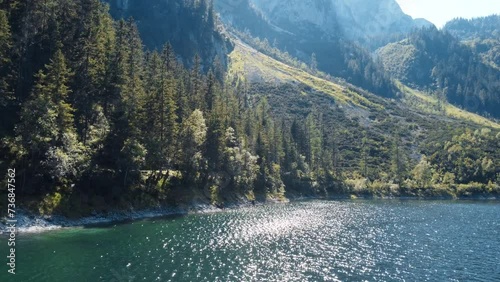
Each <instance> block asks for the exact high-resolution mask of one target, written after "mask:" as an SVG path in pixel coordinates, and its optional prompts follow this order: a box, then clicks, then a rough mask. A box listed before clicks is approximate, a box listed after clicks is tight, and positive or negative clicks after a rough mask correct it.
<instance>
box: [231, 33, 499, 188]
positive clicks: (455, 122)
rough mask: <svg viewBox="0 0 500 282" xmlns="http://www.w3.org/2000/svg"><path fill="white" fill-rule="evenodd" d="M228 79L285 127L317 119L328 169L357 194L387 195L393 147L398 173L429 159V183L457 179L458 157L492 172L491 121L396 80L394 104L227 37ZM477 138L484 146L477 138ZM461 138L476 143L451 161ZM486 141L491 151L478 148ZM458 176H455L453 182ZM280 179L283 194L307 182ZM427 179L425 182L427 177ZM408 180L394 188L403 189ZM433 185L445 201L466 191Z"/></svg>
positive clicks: (477, 177)
mask: <svg viewBox="0 0 500 282" xmlns="http://www.w3.org/2000/svg"><path fill="white" fill-rule="evenodd" d="M228 75H229V80H230V81H239V82H238V83H239V84H242V85H243V86H242V88H243V89H246V90H245V93H247V94H248V95H249V96H248V97H247V98H246V99H248V100H249V103H250V104H251V105H252V104H259V101H262V100H266V101H268V103H269V105H270V111H271V112H272V114H273V116H275V117H278V118H279V119H283V120H284V121H285V122H288V123H292V124H295V123H297V124H301V123H304V120H305V123H307V120H309V118H310V117H311V115H313V116H315V115H317V116H319V119H320V120H321V123H322V124H323V126H322V128H323V130H324V134H325V135H324V137H323V138H324V139H323V142H325V143H324V145H325V146H327V147H328V148H330V149H331V148H334V150H333V152H332V151H328V152H329V154H332V157H331V158H332V159H333V162H334V172H335V173H336V175H340V174H341V175H343V176H344V177H346V178H347V180H346V182H345V183H349V184H348V185H352V186H350V187H358V188H353V189H354V190H356V189H359V190H357V191H358V192H357V193H369V194H370V193H373V191H380V190H378V189H380V188H381V187H385V188H382V190H384V189H387V190H385V191H389V190H390V188H389V187H390V185H389V184H387V183H386V184H382V183H384V181H387V179H388V178H391V176H388V175H394V174H393V173H395V171H396V174H397V171H398V169H399V168H401V169H403V168H402V167H399V165H398V163H400V162H401V159H399V160H396V161H395V160H394V159H393V158H394V155H393V154H394V152H395V151H394V150H396V151H397V152H398V153H397V154H398V156H400V157H401V158H403V159H404V161H402V162H403V163H405V166H406V168H405V169H407V168H408V167H412V166H413V165H416V164H417V163H418V161H419V160H421V156H422V155H423V154H424V155H427V156H429V158H428V161H429V166H432V167H433V168H434V169H435V170H434V169H433V172H432V173H434V176H433V177H434V178H433V179H435V180H433V181H437V182H439V183H448V182H447V181H448V180H445V179H448V178H444V177H442V176H439V174H443V175H444V174H445V172H450V171H452V172H453V174H449V175H448V176H450V177H451V178H453V179H457V180H458V179H459V177H456V176H457V175H462V173H464V171H465V170H467V171H469V169H470V168H467V169H465V168H460V167H461V165H458V163H459V162H462V161H465V159H467V162H469V163H470V164H471V165H472V166H476V167H482V163H484V164H485V165H484V171H490V172H488V175H490V176H491V174H490V173H491V170H490V168H491V167H489V165H487V164H489V163H490V161H491V162H493V163H492V165H493V167H494V170H498V169H500V166H499V164H498V162H497V161H492V159H491V158H492V157H493V156H494V155H498V153H499V152H500V151H499V148H498V145H499V144H500V143H498V141H497V140H500V139H498V138H500V134H499V132H500V124H499V123H497V122H495V121H492V120H489V119H487V118H484V117H482V116H479V115H476V114H473V113H470V112H467V111H465V110H461V109H459V108H457V107H455V106H453V105H451V104H448V103H446V102H442V101H440V100H439V99H436V98H435V97H433V96H431V95H429V94H426V93H424V92H420V91H416V90H413V89H410V88H408V87H406V86H404V85H402V84H400V83H397V84H398V88H399V89H400V91H401V93H402V94H401V95H402V96H401V98H400V99H398V100H394V99H387V98H383V97H380V96H377V95H373V94H371V93H369V92H366V91H363V90H361V89H359V88H357V87H355V86H353V85H350V84H348V83H345V82H342V81H340V80H335V81H331V80H329V79H326V78H324V77H322V74H318V75H314V74H312V73H311V72H310V71H307V70H303V69H300V68H297V67H294V66H291V65H288V64H285V63H283V62H279V61H277V60H275V59H273V58H271V57H268V56H266V55H264V54H262V53H260V52H258V51H257V50H255V49H253V48H251V47H250V46H248V45H246V44H245V43H242V42H240V40H239V39H235V49H234V51H233V52H232V53H231V54H230V65H229V73H228ZM243 81H244V82H243ZM299 132H300V131H299ZM481 136H489V137H481ZM482 138H487V139H488V140H489V141H487V142H486V143H484V142H485V141H484V140H483V141H478V140H482ZM465 140H476V141H478V142H480V143H476V144H475V145H471V146H473V147H474V148H475V149H471V150H472V151H474V152H473V153H470V154H467V155H464V156H462V157H461V158H465V159H460V160H458V159H457V158H456V154H455V151H454V150H456V149H457V148H459V146H465V145H464V144H466V143H467V142H470V141H465ZM476 141H474V142H476ZM459 142H465V143H459ZM495 142H496V143H495ZM497 143H498V144H497ZM467 144H469V143H467ZM486 144H488V145H487V146H491V147H490V148H488V147H485V145H486ZM303 146H305V147H307V146H309V145H308V144H305V145H303ZM394 146H396V147H394ZM467 146H468V145H467ZM299 147H300V143H299ZM395 148H396V149H395ZM337 150H338V151H337ZM472 151H471V152H472ZM327 154H328V153H327ZM479 155H480V157H479ZM398 158H399V157H398ZM425 160H426V159H425V158H424V161H423V162H424V163H426V161H425ZM395 163H396V165H395ZM421 163H422V161H421ZM400 164H401V163H400ZM398 167H399V168H398ZM405 169H403V170H405ZM462 169H465V170H462ZM482 171H483V170H482V168H481V169H480V170H478V171H476V172H472V170H471V169H470V172H468V174H469V175H470V178H468V177H466V178H467V179H474V181H481V179H483V176H481V175H482V174H481V173H483V172H482ZM429 173H431V172H429ZM432 173H431V174H432ZM450 173H451V172H450ZM360 174H361V175H363V176H365V177H366V176H367V177H368V178H369V179H371V180H372V181H374V182H371V184H367V183H370V182H366V179H365V180H363V179H364V178H363V177H362V176H360ZM472 175H474V176H472ZM448 176H447V177H448ZM455 177H456V178H455ZM466 178H463V177H460V181H464V179H466ZM384 179H385V180H384ZM283 181H284V183H285V185H286V187H287V191H296V192H298V191H302V192H304V191H307V189H306V188H304V187H307V185H308V183H309V184H310V182H308V181H304V182H299V183H297V182H294V181H291V180H289V179H288V178H287V177H284V178H283ZM428 181H429V183H430V179H429V180H428ZM441 181H443V182H441ZM453 181H455V180H453ZM410 182H411V181H410ZM410 182H408V183H406V184H401V185H403V186H405V185H410V184H409V183H410ZM393 183H394V182H393ZM323 185H328V184H326V183H323ZM374 185H375V186H374ZM378 185H380V186H378ZM417 185H419V184H417ZM420 185H424V186H425V185H427V184H420ZM429 185H430V184H429ZM440 185H443V186H439V187H441V188H438V189H437V190H432V191H433V192H430V193H436V194H434V195H439V196H444V197H448V196H450V194H447V193H451V194H454V193H465V192H464V191H468V190H467V189H469V188H466V186H461V187H462V188H460V189H464V190H463V191H462V192H458V190H457V191H455V192H450V191H449V190H447V189H448V188H445V187H446V186H447V185H448V184H440ZM298 187H302V188H301V189H299V188H298ZM363 187H364V188H363ZM369 187H371V188H369ZM435 187H438V186H435ZM467 187H468V186H467ZM296 189H299V190H296ZM304 189H305V190H304ZM365 189H367V190H365ZM369 189H374V190H369ZM474 189H475V188H474ZM424 190H425V189H424ZM361 191H364V192H361ZM368 191H371V192H368ZM446 191H448V192H446ZM428 192H429V191H428ZM428 192H425V193H428ZM376 193H379V192H376ZM382 193H391V192H382ZM467 193H469V192H467ZM470 193H472V192H470ZM474 193H476V192H474Z"/></svg>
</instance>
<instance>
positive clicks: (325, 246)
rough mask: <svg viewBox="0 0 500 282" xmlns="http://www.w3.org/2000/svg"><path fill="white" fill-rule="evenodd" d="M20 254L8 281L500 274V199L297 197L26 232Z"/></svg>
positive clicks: (475, 277) (483, 277)
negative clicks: (216, 210)
mask: <svg viewBox="0 0 500 282" xmlns="http://www.w3.org/2000/svg"><path fill="white" fill-rule="evenodd" d="M3 240H5V238H3ZM5 242H6V241H5ZM0 251H1V254H2V256H3V257H5V256H7V255H8V253H7V244H6V243H5V244H1V247H0ZM3 254H5V256H4V255H3ZM16 254H17V266H16V272H17V274H16V275H15V276H10V275H7V269H8V268H7V266H6V265H5V264H3V265H4V266H3V270H2V273H0V281H23V282H24V281H36V282H39V281H71V282H76V281H117V282H122V281H500V203H498V202H492V203H489V202H452V201H449V202H441V201H396V200H394V201H375V200H374V201H306V202H295V203H290V204H283V205H270V206H261V207H253V208H244V209H240V210H231V211H225V212H221V213H215V214H205V215H189V216H183V217H173V218H165V219H155V220H145V221H137V222H133V223H127V224H119V225H112V226H107V227H92V228H76V229H66V230H59V231H51V232H46V233H42V234H31V235H18V245H17V250H16ZM5 261H6V259H5Z"/></svg>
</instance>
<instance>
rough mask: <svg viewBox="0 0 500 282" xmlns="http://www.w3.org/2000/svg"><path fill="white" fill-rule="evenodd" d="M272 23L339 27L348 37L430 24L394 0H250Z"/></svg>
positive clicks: (366, 36)
mask: <svg viewBox="0 0 500 282" xmlns="http://www.w3.org/2000/svg"><path fill="white" fill-rule="evenodd" d="M251 1H252V2H253V4H254V5H255V6H256V7H257V8H258V9H260V10H261V11H262V12H263V13H264V14H265V15H266V16H267V17H268V19H269V20H270V21H271V22H272V23H273V24H275V25H278V26H280V27H281V28H284V29H286V25H288V27H289V28H291V27H293V26H290V24H296V25H304V24H305V25H309V26H310V25H314V26H316V27H317V28H319V29H320V30H322V31H323V32H325V33H327V34H332V33H335V32H337V31H338V29H340V31H341V32H342V33H343V35H344V36H345V37H347V38H348V39H351V40H361V41H363V40H367V39H369V38H374V37H380V36H385V35H391V34H395V33H405V32H408V31H410V30H411V29H412V28H414V27H421V26H423V25H430V24H431V23H430V22H428V21H425V20H422V19H419V20H418V21H415V20H413V19H412V18H411V17H410V16H408V15H406V14H405V13H403V11H402V10H401V8H400V6H399V5H398V3H397V2H396V1H395V0H287V1H284V0H251Z"/></svg>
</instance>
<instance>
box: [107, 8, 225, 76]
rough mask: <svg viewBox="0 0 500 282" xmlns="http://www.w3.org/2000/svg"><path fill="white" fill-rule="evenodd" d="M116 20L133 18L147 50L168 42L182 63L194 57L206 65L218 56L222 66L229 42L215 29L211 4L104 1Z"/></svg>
mask: <svg viewBox="0 0 500 282" xmlns="http://www.w3.org/2000/svg"><path fill="white" fill-rule="evenodd" d="M106 2H108V3H109V4H110V12H111V15H112V16H113V17H114V18H115V19H120V18H123V19H128V18H130V17H132V18H134V20H135V21H136V22H137V26H138V28H139V31H140V32H141V38H142V40H143V42H144V44H145V45H146V46H147V47H148V49H150V50H154V49H161V48H162V47H163V45H164V44H165V42H169V43H170V44H171V45H172V46H173V48H174V50H175V51H176V53H177V54H178V55H179V56H180V57H181V58H182V60H183V61H184V62H185V63H189V64H192V63H193V58H194V56H195V55H196V54H198V55H199V56H200V57H201V61H202V64H203V65H205V66H207V67H208V66H209V65H210V64H211V63H212V62H213V61H214V60H215V58H216V57H217V58H218V59H219V60H222V62H223V63H224V64H225V58H226V54H227V53H228V52H229V51H231V48H232V46H231V43H230V42H229V40H228V38H227V36H226V35H225V34H224V32H223V30H222V27H221V26H218V24H217V19H216V17H215V15H214V13H213V9H212V1H206V0H204V1H195V0H189V1H184V0H170V1H165V0H150V1H140V0H106Z"/></svg>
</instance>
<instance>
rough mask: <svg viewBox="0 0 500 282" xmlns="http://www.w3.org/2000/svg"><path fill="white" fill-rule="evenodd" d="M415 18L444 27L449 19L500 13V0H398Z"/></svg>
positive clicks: (405, 10)
mask: <svg viewBox="0 0 500 282" xmlns="http://www.w3.org/2000/svg"><path fill="white" fill-rule="evenodd" d="M396 1H397V2H398V3H399V5H400V6H401V8H402V9H403V11H404V12H405V13H406V14H408V15H410V16H412V17H413V18H425V19H427V20H429V21H431V22H432V23H433V24H435V25H436V26H437V27H442V26H443V25H444V24H445V23H446V22H447V21H449V20H451V19H453V18H457V17H462V18H473V17H480V16H489V15H491V14H500V0H396Z"/></svg>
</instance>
